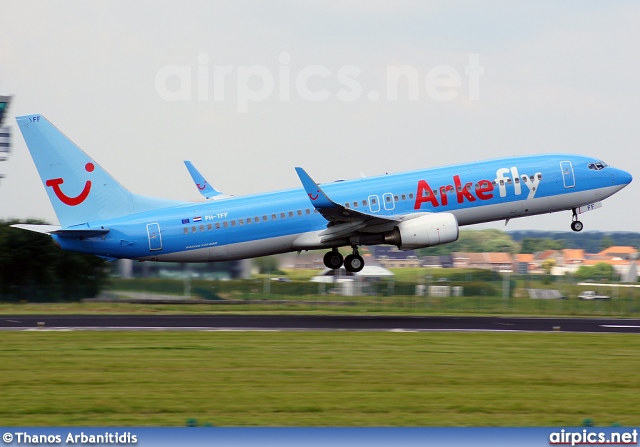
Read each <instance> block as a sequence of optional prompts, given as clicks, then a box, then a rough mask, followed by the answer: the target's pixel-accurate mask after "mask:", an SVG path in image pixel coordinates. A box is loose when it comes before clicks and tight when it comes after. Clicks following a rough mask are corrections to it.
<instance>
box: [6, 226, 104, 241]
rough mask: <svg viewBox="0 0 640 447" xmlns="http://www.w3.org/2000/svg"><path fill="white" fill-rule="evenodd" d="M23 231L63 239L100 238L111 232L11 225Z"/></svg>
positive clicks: (101, 229) (96, 229)
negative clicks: (52, 235) (54, 235)
mask: <svg viewBox="0 0 640 447" xmlns="http://www.w3.org/2000/svg"><path fill="white" fill-rule="evenodd" d="M11 226H12V227H14V228H20V229H21V230H29V231H35V232H36V233H42V234H49V235H51V234H57V235H58V236H61V237H74V238H88V237H94V236H100V235H103V234H107V233H108V232H109V229H108V228H62V227H60V226H58V225H33V224H15V225H11Z"/></svg>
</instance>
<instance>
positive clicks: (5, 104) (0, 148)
mask: <svg viewBox="0 0 640 447" xmlns="http://www.w3.org/2000/svg"><path fill="white" fill-rule="evenodd" d="M10 103H11V96H0V161H5V160H6V159H7V158H9V155H10V154H11V127H9V126H7V125H5V121H6V120H7V118H8V116H9V113H8V112H9V104H10ZM3 177H4V175H3V174H2V172H0V179H1V178H3Z"/></svg>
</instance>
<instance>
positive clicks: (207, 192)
mask: <svg viewBox="0 0 640 447" xmlns="http://www.w3.org/2000/svg"><path fill="white" fill-rule="evenodd" d="M184 164H185V166H186V167H187V170H188V171H189V174H191V178H192V179H193V182H194V183H195V184H196V187H197V188H198V192H199V193H200V194H202V195H203V196H204V198H205V199H221V198H223V197H229V196H227V195H225V194H223V193H221V192H220V191H218V190H217V189H215V188H214V187H213V186H211V185H210V184H209V183H208V182H207V180H206V179H205V178H204V176H203V175H202V174H200V172H199V171H198V170H197V169H196V167H195V166H193V163H191V162H190V161H187V160H185V161H184Z"/></svg>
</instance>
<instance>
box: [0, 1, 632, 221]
mask: <svg viewBox="0 0 640 447" xmlns="http://www.w3.org/2000/svg"><path fill="white" fill-rule="evenodd" d="M639 24H640V3H638V2H631V1H630V2H621V1H607V2H601V1H599V2H592V1H565V2H556V1H532V2H512V1H495V2H471V1H469V2H464V1H461V2H450V1H441V2H424V1H394V2H389V1H369V2H360V1H358V2H356V1H345V0H340V1H337V0H336V1H324V2H322V1H319V2H294V1H291V2H286V1H270V2H259V1H253V2H248V1H233V2H212V1H200V2H196V1H182V2H175V1H171V2H169V1H146V2H143V1H138V2H130V1H98V2H85V1H60V2H49V1H24V0H21V1H20V2H3V4H2V6H1V7H0V94H13V95H15V97H14V102H13V105H12V108H11V110H10V116H9V122H10V123H12V124H13V125H14V130H13V132H14V139H13V143H14V149H13V154H12V156H11V158H10V160H9V161H6V162H2V163H0V172H1V173H4V174H6V176H7V177H6V178H5V179H4V180H1V181H0V219H2V218H4V219H7V218H13V217H15V218H27V217H34V218H43V219H46V220H48V221H49V222H51V223H57V220H56V218H55V214H54V213H53V209H52V207H51V205H50V204H49V201H48V199H47V197H46V194H45V192H44V188H43V186H42V184H41V182H40V179H39V177H38V175H37V173H36V170H35V167H34V166H33V163H32V161H31V159H30V157H29V155H28V153H27V150H26V146H25V144H24V141H23V140H22V136H21V135H20V132H19V130H18V128H17V125H16V124H15V120H14V116H16V115H22V114H29V113H42V114H43V115H45V116H46V117H47V118H48V119H49V120H50V121H51V122H53V123H54V124H55V125H56V126H57V127H58V128H60V129H61V130H62V131H63V132H65V133H66V134H67V136H69V137H70V138H71V139H72V140H73V141H74V142H75V143H76V144H78V145H79V146H80V147H81V148H83V149H84V150H85V151H86V152H87V153H88V154H89V155H90V156H92V157H93V158H94V159H95V160H96V161H97V162H98V163H100V164H101V165H102V166H103V167H104V168H106V169H107V170H108V171H109V172H110V173H111V174H113V175H114V176H115V177H116V178H117V179H119V180H120V182H121V183H123V184H124V185H125V186H126V187H128V188H130V189H131V190H133V191H135V192H137V193H141V194H146V195H153V196H159V197H168V198H175V199H198V197H199V195H198V193H197V190H196V189H195V187H194V186H193V183H192V182H191V179H190V177H189V175H188V173H187V170H186V169H185V167H184V165H183V164H182V161H183V160H185V159H188V160H191V161H192V162H193V163H194V164H195V165H196V166H197V167H198V168H199V169H200V171H201V172H202V173H203V174H204V175H205V177H207V178H208V180H209V181H210V182H211V183H213V184H214V185H215V186H216V187H217V189H219V190H221V191H223V192H225V193H229V194H235V195H243V194H250V193H254V192H262V191H266V190H273V189H286V188H292V187H298V186H299V181H298V177H297V176H296V173H295V171H294V169H293V168H294V166H298V165H299V166H303V167H305V168H306V169H307V171H308V172H309V173H310V174H311V175H312V176H313V177H314V178H315V179H316V180H317V181H319V182H327V181H332V180H335V179H340V178H353V177H359V176H360V173H361V172H362V173H364V174H366V175H376V174H382V173H384V172H396V171H403V170H412V169H417V168H421V167H432V166H440V165H446V164H451V163H459V162H463V161H466V160H469V161H470V160H477V159H483V158H494V157H507V156H513V155H523V154H530V153H544V152H569V153H579V154H585V155H592V156H596V157H601V158H602V159H604V160H605V161H606V162H607V163H609V164H611V165H614V166H617V167H622V168H625V169H627V170H629V171H630V172H631V173H632V174H633V175H634V176H636V177H638V175H639V174H640V172H637V171H638V170H637V166H638V162H639V161H640V150H639V149H640V148H639V145H638V143H639V142H640V124H639V123H640V57H639V54H640V26H639ZM474 60H475V61H476V63H475V65H476V66H477V65H479V66H480V69H479V70H480V72H481V74H478V68H477V67H476V68H475V69H474V68H468V67H472V66H473V64H474ZM394 67H404V68H403V70H408V72H410V73H411V76H414V77H415V78H416V79H417V80H418V83H417V84H411V85H412V86H413V87H412V88H409V84H410V82H413V81H409V80H408V79H409V77H408V76H405V77H403V78H401V79H400V81H399V82H397V83H395V84H397V85H398V86H399V87H398V91H397V95H396V96H395V99H394V91H392V90H391V89H390V87H389V84H388V83H389V79H390V74H389V73H392V72H393V70H394ZM474 70H475V71H474ZM473 73H476V74H475V75H474V74H473ZM214 74H215V76H214ZM474 76H475V81H477V83H476V84H474V82H475V81H474ZM412 79H413V78H412ZM189 84H190V85H189ZM391 84H394V83H393V82H392V83H391ZM416 86H417V88H416ZM175 99H178V100H177V101H176V100H175ZM639 187H640V178H637V179H636V181H635V182H634V183H632V184H631V185H630V186H629V187H627V188H626V189H625V190H623V191H622V192H620V193H618V194H617V195H616V196H614V197H612V198H610V199H608V200H607V201H605V202H604V206H603V208H601V209H599V210H596V211H594V212H591V213H588V214H586V215H584V216H583V217H582V221H583V223H584V224H585V229H586V230H601V231H613V230H628V231H640V226H639V224H638V223H637V222H638V221H639V220H640V210H639V209H638V207H637V206H636V204H637V197H638V188H639ZM570 220H571V218H570V212H565V213H560V214H556V215H546V216H538V217H532V218H525V219H516V220H514V221H512V222H511V223H509V226H508V227H507V229H514V230H515V229H540V230H562V231H568V230H569V224H570ZM503 225H504V223H498V224H493V225H492V226H497V227H499V228H503ZM485 226H486V225H485ZM470 228H473V227H470ZM476 228H481V227H476Z"/></svg>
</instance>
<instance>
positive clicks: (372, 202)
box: [369, 195, 380, 213]
mask: <svg viewBox="0 0 640 447" xmlns="http://www.w3.org/2000/svg"><path fill="white" fill-rule="evenodd" d="M369 211H371V212H372V213H377V212H378V211H380V199H379V198H378V196H376V195H371V196H369Z"/></svg>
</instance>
